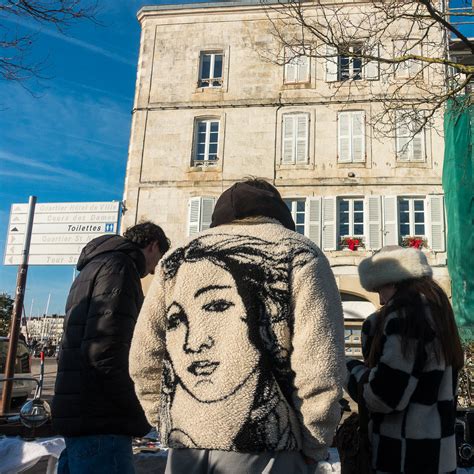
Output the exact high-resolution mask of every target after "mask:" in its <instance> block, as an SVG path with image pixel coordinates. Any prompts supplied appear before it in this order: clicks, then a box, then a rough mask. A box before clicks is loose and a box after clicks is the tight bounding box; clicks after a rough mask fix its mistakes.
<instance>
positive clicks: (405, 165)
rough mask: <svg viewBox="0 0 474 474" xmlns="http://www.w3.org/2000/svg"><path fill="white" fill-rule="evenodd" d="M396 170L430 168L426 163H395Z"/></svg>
mask: <svg viewBox="0 0 474 474" xmlns="http://www.w3.org/2000/svg"><path fill="white" fill-rule="evenodd" d="M395 165H396V167H397V168H431V165H430V164H429V163H427V162H426V161H398V160H396V161H395Z"/></svg>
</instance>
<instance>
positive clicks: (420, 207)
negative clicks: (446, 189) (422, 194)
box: [398, 197, 426, 239]
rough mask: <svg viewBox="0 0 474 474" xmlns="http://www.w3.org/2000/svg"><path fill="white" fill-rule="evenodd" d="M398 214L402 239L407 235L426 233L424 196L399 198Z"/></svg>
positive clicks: (419, 235)
mask: <svg viewBox="0 0 474 474" xmlns="http://www.w3.org/2000/svg"><path fill="white" fill-rule="evenodd" d="M398 214H399V223H400V224H399V225H400V227H399V229H400V238H401V239H403V238H404V237H407V236H418V237H422V236H424V235H426V232H425V200H424V198H405V197H404V198H399V200H398Z"/></svg>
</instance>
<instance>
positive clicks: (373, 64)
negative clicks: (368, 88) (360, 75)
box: [364, 44, 380, 81]
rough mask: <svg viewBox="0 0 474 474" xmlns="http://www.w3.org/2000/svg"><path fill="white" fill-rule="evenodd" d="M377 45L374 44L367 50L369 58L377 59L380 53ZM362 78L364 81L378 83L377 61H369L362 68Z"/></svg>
mask: <svg viewBox="0 0 474 474" xmlns="http://www.w3.org/2000/svg"><path fill="white" fill-rule="evenodd" d="M379 49H380V48H379V45H378V44H374V45H372V46H371V47H370V48H369V51H368V52H369V54H370V56H375V57H377V58H378V57H379V56H380V52H379ZM364 77H365V79H367V80H369V81H378V79H379V62H378V61H369V62H368V63H366V65H365V66H364Z"/></svg>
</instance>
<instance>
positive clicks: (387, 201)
mask: <svg viewBox="0 0 474 474" xmlns="http://www.w3.org/2000/svg"><path fill="white" fill-rule="evenodd" d="M383 237H384V238H383V244H384V245H398V244H399V241H398V201H397V196H384V197H383Z"/></svg>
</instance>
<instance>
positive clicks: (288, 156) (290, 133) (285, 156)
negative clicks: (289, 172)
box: [281, 115, 295, 164]
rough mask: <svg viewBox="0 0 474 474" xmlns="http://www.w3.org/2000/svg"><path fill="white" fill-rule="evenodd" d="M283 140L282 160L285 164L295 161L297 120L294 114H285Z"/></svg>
mask: <svg viewBox="0 0 474 474" xmlns="http://www.w3.org/2000/svg"><path fill="white" fill-rule="evenodd" d="M282 142H283V143H282V152H281V162H282V163H284V164H288V163H294V162H295V158H294V150H295V146H294V142H295V121H294V117H293V115H284V116H283V139H282Z"/></svg>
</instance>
